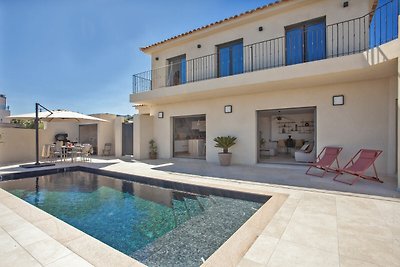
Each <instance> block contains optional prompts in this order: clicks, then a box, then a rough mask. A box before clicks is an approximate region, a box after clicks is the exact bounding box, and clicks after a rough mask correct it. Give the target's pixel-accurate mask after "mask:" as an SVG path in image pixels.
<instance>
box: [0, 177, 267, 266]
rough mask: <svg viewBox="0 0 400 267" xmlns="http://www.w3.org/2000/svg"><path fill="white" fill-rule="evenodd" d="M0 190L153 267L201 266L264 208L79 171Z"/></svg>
mask: <svg viewBox="0 0 400 267" xmlns="http://www.w3.org/2000/svg"><path fill="white" fill-rule="evenodd" d="M0 187H1V188H3V189H5V190H7V191H9V192H10V193H12V194H14V195H16V196H18V197H19V198H21V199H23V200H25V201H27V202H28V203H30V204H32V205H35V206H36V207H38V208H40V209H42V210H44V211H46V212H48V213H50V214H52V215H53V216H55V217H57V218H59V219H61V220H63V221H65V222H66V223H68V224H70V225H72V226H74V227H76V228H78V229H80V230H82V231H83V232H85V233H87V234H89V235H91V236H93V237H95V238H96V239H98V240H100V241H102V242H104V243H106V244H108V245H110V246H111V247H113V248H115V249H117V250H119V251H121V252H123V253H125V254H127V255H129V256H131V257H133V258H135V259H137V260H139V261H141V262H143V263H145V264H146V265H149V266H199V265H200V264H201V263H202V260H203V259H207V258H208V257H209V256H211V254H212V253H213V252H214V251H215V250H216V249H217V248H218V247H220V246H221V245H222V244H223V243H224V242H225V241H226V240H227V239H228V238H229V237H230V236H231V235H232V234H233V233H234V232H235V231H236V230H237V229H238V228H239V227H240V226H241V225H242V224H243V223H244V222H245V221H247V220H248V219H249V218H250V217H251V216H252V215H253V214H254V213H255V212H256V211H257V209H258V208H260V207H261V206H262V204H263V203H258V202H252V201H245V200H240V199H232V198H226V197H221V196H213V195H199V194H194V193H189V192H181V191H176V190H172V189H167V188H162V187H156V186H151V185H146V184H141V183H135V182H130V181H124V180H120V179H115V178H111V177H106V176H102V175H96V174H92V173H87V172H81V171H76V172H66V173H58V174H52V175H46V176H40V177H34V178H25V179H20V180H11V181H6V182H1V183H0Z"/></svg>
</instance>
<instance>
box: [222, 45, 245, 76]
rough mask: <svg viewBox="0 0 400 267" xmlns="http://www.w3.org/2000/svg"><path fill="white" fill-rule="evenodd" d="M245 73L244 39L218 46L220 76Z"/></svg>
mask: <svg viewBox="0 0 400 267" xmlns="http://www.w3.org/2000/svg"><path fill="white" fill-rule="evenodd" d="M240 73H243V41H242V40H240V41H235V42H231V43H228V44H223V45H219V46H218V77H224V76H230V75H235V74H240Z"/></svg>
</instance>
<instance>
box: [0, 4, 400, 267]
mask: <svg viewBox="0 0 400 267" xmlns="http://www.w3.org/2000/svg"><path fill="white" fill-rule="evenodd" d="M399 8H400V0H348V1H346V0H280V1H276V2H274V3H271V4H268V5H265V6H262V7H259V8H256V9H253V10H250V11H246V12H245V13H242V14H239V15H235V16H232V17H230V18H226V19H223V20H221V21H217V22H214V23H211V24H209V25H206V26H203V27H201V28H198V29H194V30H192V31H189V32H186V33H183V34H180V35H177V36H174V37H171V38H169V39H166V40H162V41H159V42H157V43H155V44H152V45H148V46H146V47H142V48H141V50H142V51H143V52H144V53H146V54H148V55H150V56H151V64H152V69H151V70H149V71H145V72H142V73H139V74H136V75H133V84H132V85H133V92H132V94H131V95H130V102H132V103H133V104H134V107H135V108H136V110H137V114H136V115H134V117H133V122H132V120H131V117H129V118H126V117H123V116H119V115H115V114H109V113H101V114H92V116H87V115H85V114H80V113H76V112H70V111H67V110H53V111H49V110H47V108H45V107H43V106H41V105H40V104H39V103H36V105H35V107H36V112H35V113H33V115H32V113H29V114H22V115H14V116H8V115H9V110H8V108H6V102H5V96H4V95H0V115H1V116H3V115H4V114H5V115H6V116H7V117H6V118H5V119H7V120H9V119H10V118H13V119H18V120H28V121H32V119H33V118H35V121H34V122H35V123H34V126H35V129H31V127H22V126H23V125H22V124H21V125H20V126H18V127H15V123H7V124H9V126H7V127H0V130H1V131H0V265H1V266H10V267H13V266H140V267H142V266H185V267H188V266H212V267H214V266H232V267H233V266H239V267H249V266H251V267H257V266H265V267H273V266H296V267H298V266H307V267H310V266H316V267H319V266H333V267H339V266H340V267H347V266H350V267H353V266H400V225H399V221H400V175H399V172H398V169H399V164H400V152H399V151H400V149H399V148H400V144H399V141H398V140H399V123H400V117H399V114H398V113H399V103H398V98H399V95H400V88H399V84H400V75H399V73H400V63H399V56H400V42H399V39H398V36H399V26H398V25H399V21H400V16H399V15H400V9H399ZM39 107H42V108H44V109H46V110H47V111H42V112H39V111H40V110H39ZM71 113H73V114H74V115H73V116H72V115H68V114H71ZM0 118H2V117H0ZM3 122H4V121H3ZM0 124H1V123H0ZM4 124H5V123H3V125H4ZM0 126H1V125H0ZM39 126H40V127H39ZM225 136H231V137H236V138H237V139H236V144H235V146H233V147H232V149H231V150H230V151H231V152H232V163H233V164H232V166H229V167H226V166H219V164H218V163H217V162H218V156H219V155H218V152H219V151H218V148H217V147H215V142H214V139H215V138H217V137H225ZM149 145H150V146H149ZM39 149H40V152H41V153H39ZM360 149H368V150H367V151H369V152H371V151H373V150H375V152H376V154H374V157H373V158H372V157H371V155H372V154H371V153H370V154H368V157H364V158H363V157H361V156H360V157H358V158H357V159H356V160H355V161H356V162H359V161H360V162H361V161H362V163H361V164H362V165H363V166H364V167H367V168H368V171H371V172H372V171H375V172H376V171H377V172H378V173H379V178H381V179H382V180H379V179H378V178H377V177H372V178H377V180H378V181H380V182H381V183H376V182H373V181H367V180H364V179H360V181H359V182H358V183H357V184H355V185H352V186H350V185H348V184H345V183H338V182H336V181H335V180H334V179H332V178H333V177H335V178H336V177H338V176H339V175H340V174H342V172H343V170H342V169H335V167H333V168H329V166H330V165H329V166H328V167H327V168H325V170H324V172H323V175H325V174H326V176H324V177H322V178H321V177H315V176H311V175H308V174H309V170H310V168H312V167H318V165H317V164H321V165H322V163H321V161H323V160H321V158H319V159H318V160H316V158H317V157H318V156H317V155H318V154H319V153H320V152H321V151H325V154H324V155H328V156H329V157H330V159H331V160H332V161H331V162H334V161H336V162H338V165H339V164H340V167H343V166H344V165H345V162H348V161H349V159H351V158H352V156H353V155H355V154H356V153H357V151H359V150H360ZM328 151H329V153H328ZM332 151H336V152H335V153H336V154H335V157H333V156H332V155H333V154H332V153H333V152H332ZM338 153H340V154H338ZM337 155H339V157H337ZM157 156H158V158H156V159H154V157H157ZM149 158H150V159H149ZM34 159H36V162H35V163H32V162H33V161H34ZM360 159H361V160H360ZM371 159H373V160H374V161H375V160H376V161H375V165H371V164H372V162H371ZM40 161H41V162H40ZM316 161H317V162H316ZM313 162H314V163H313ZM221 165H222V164H221ZM354 165H357V164H354ZM354 165H352V166H351V167H353V166H354ZM372 166H373V167H372ZM375 167H376V169H375ZM367 168H365V169H367ZM328 171H330V172H331V173H328ZM366 174H368V175H369V173H368V172H367V173H366ZM341 177H343V176H341ZM363 178H365V177H363Z"/></svg>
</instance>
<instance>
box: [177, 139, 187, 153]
mask: <svg viewBox="0 0 400 267" xmlns="http://www.w3.org/2000/svg"><path fill="white" fill-rule="evenodd" d="M188 141H189V140H175V141H174V151H175V152H188V149H189V147H188Z"/></svg>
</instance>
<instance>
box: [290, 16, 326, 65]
mask: <svg viewBox="0 0 400 267" xmlns="http://www.w3.org/2000/svg"><path fill="white" fill-rule="evenodd" d="M325 28H326V27H325V19H322V20H321V19H319V20H316V21H315V20H314V21H311V22H304V23H300V24H297V25H295V26H291V27H287V29H286V36H285V38H286V65H293V64H298V63H303V62H309V61H315V60H320V59H324V58H326V30H325Z"/></svg>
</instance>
